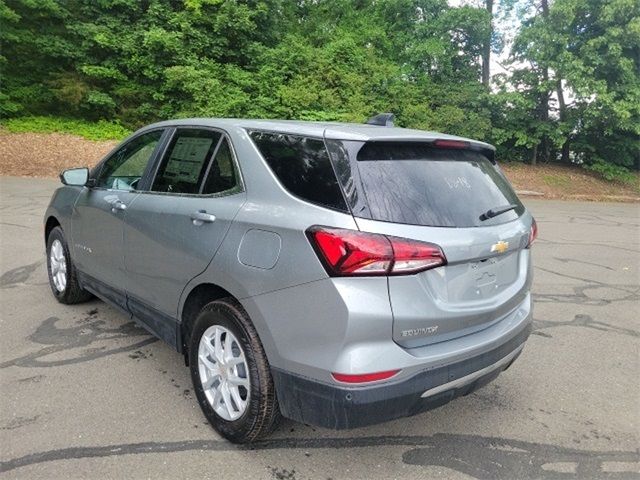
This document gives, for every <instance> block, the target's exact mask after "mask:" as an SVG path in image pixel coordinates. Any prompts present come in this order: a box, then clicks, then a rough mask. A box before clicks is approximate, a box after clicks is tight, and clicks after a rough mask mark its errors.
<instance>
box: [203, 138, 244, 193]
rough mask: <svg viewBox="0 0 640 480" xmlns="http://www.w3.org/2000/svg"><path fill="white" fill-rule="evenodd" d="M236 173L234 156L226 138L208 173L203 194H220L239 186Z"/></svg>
mask: <svg viewBox="0 0 640 480" xmlns="http://www.w3.org/2000/svg"><path fill="white" fill-rule="evenodd" d="M237 184H238V182H237V181H236V171H235V168H234V166H233V156H232V154H231V148H230V147H229V142H228V140H227V139H226V138H224V137H223V138H222V142H221V143H220V146H219V147H218V150H217V151H216V156H215V157H214V159H213V161H212V162H211V165H210V167H209V171H208V172H207V178H206V179H205V182H204V186H203V187H202V193H203V194H210V193H220V192H224V191H226V190H230V189H232V188H234V187H235V186H237Z"/></svg>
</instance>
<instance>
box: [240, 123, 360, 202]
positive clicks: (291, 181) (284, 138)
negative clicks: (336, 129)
mask: <svg viewBox="0 0 640 480" xmlns="http://www.w3.org/2000/svg"><path fill="white" fill-rule="evenodd" d="M251 138H252V139H253V141H254V142H255V144H256V146H257V147H258V150H260V153H261V154H262V156H263V157H264V159H265V160H266V161H267V163H268V164H269V167H270V168H271V170H273V173H275V175H276V177H278V180H280V182H281V183H282V185H283V186H284V187H285V188H286V189H287V190H289V191H290V192H291V193H293V194H294V195H297V196H298V197H300V198H302V199H304V200H307V201H309V202H312V203H317V204H320V205H323V206H326V207H330V208H335V209H338V210H342V211H348V210H347V207H346V204H345V201H344V198H343V196H342V192H341V191H340V186H339V185H338V181H337V179H336V176H335V174H334V173H333V168H332V167H331V162H330V160H329V155H328V154H327V150H326V148H325V146H324V142H323V141H322V140H318V139H315V138H306V137H299V136H295V135H285V134H280V133H266V132H251Z"/></svg>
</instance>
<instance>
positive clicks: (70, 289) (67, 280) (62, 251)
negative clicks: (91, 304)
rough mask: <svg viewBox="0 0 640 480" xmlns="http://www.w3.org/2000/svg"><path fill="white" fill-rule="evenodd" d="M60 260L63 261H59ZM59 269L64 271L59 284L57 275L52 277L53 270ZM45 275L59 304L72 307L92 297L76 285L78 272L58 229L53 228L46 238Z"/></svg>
mask: <svg viewBox="0 0 640 480" xmlns="http://www.w3.org/2000/svg"><path fill="white" fill-rule="evenodd" d="M52 250H53V251H54V252H52ZM52 255H53V258H52ZM56 257H57V260H56ZM62 258H63V259H64V261H60V260H61V259H62ZM60 268H62V269H64V282H61V277H60V276H59V275H58V276H55V275H54V270H53V269H56V271H57V272H58V271H60ZM47 275H48V277H49V286H50V287H51V292H52V293H53V296H54V297H56V300H58V301H59V302H60V303H64V304H65V305H72V304H74V303H81V302H86V301H87V300H90V299H91V298H92V297H93V295H91V294H90V293H89V292H87V291H86V290H83V289H82V288H81V287H80V284H79V283H78V271H77V270H76V267H75V266H74V264H73V261H72V260H71V255H70V254H69V246H68V245H67V241H66V240H65V238H64V233H63V232H62V228H60V227H55V228H54V229H53V230H51V232H50V233H49V238H47ZM54 277H55V278H54ZM62 283H64V285H62Z"/></svg>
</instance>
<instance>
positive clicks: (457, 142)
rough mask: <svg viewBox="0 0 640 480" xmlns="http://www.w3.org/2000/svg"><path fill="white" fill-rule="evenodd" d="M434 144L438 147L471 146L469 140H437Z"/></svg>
mask: <svg viewBox="0 0 640 480" xmlns="http://www.w3.org/2000/svg"><path fill="white" fill-rule="evenodd" d="M433 146H434V147H438V148H455V149H465V148H469V142H463V141H461V140H436V141H435V142H433Z"/></svg>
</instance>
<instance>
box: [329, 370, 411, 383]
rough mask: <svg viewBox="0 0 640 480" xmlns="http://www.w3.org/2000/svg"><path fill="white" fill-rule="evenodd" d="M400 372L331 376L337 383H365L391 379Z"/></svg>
mask: <svg viewBox="0 0 640 480" xmlns="http://www.w3.org/2000/svg"><path fill="white" fill-rule="evenodd" d="M399 371H400V370H388V371H386V372H376V373H363V374H360V375H351V374H346V373H332V374H331V376H332V377H333V378H335V379H336V380H337V381H339V382H344V383H367V382H377V381H379V380H386V379H388V378H391V377H393V376H394V375H395V374H396V373H398V372H399Z"/></svg>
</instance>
